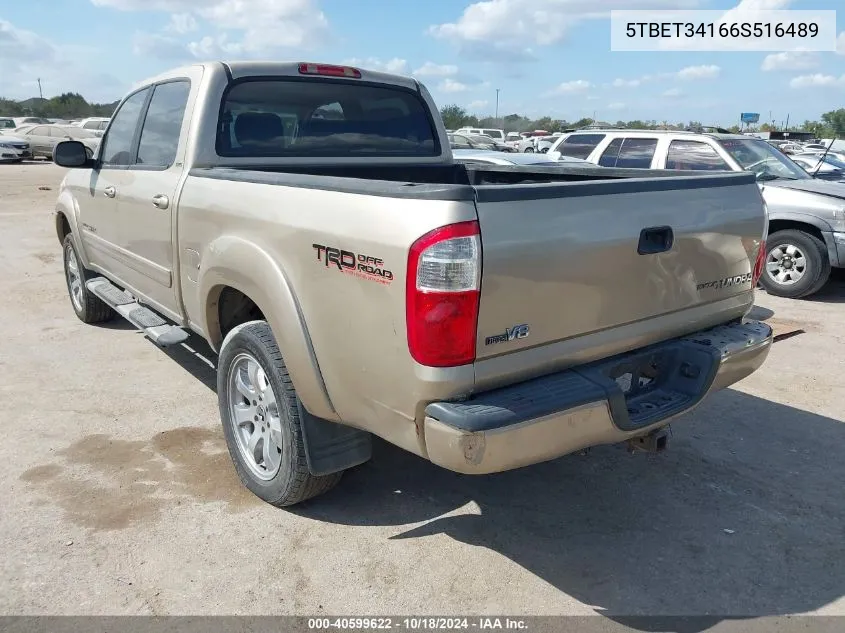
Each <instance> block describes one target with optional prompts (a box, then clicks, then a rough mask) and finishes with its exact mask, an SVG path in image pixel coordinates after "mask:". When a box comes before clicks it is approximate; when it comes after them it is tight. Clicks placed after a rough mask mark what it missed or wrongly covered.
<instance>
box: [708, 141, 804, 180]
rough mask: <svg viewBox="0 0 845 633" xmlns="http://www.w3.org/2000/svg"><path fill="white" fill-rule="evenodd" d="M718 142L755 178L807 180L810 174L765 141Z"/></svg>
mask: <svg viewBox="0 0 845 633" xmlns="http://www.w3.org/2000/svg"><path fill="white" fill-rule="evenodd" d="M719 144H720V145H721V146H722V147H723V148H724V149H725V151H726V152H728V154H730V155H731V156H732V157H733V159H734V160H735V161H736V162H737V163H739V165H740V167H742V168H743V169H745V170H747V171H753V172H754V173H755V174H757V180H775V179H777V178H782V179H784V180H807V179H809V178H810V176H809V175H808V174H807V172H805V171H804V170H803V169H801V167H799V166H798V165H797V164H796V163H795V162H794V161H792V160H791V159H790V158H789V157H788V156H785V155H784V154H782V153H781V152H779V151H778V150H776V149H775V148H774V147H772V146H771V145H769V144H768V143H766V142H765V141H758V140H754V139H724V140H721V141H719Z"/></svg>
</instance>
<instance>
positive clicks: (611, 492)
mask: <svg viewBox="0 0 845 633" xmlns="http://www.w3.org/2000/svg"><path fill="white" fill-rule="evenodd" d="M62 173H63V170H61V169H60V168H58V167H56V166H54V165H52V164H46V163H45V164H25V165H19V166H10V165H2V166H0V296H2V298H3V301H2V303H0V323H2V324H3V325H2V333H3V336H2V338H0V395H2V401H3V402H4V403H5V406H4V407H3V409H2V413H0V421H2V429H3V431H4V441H3V442H2V444H0V480H2V482H3V484H4V485H3V489H2V493H0V508H2V511H0V552H2V553H0V614H112V615H119V614H202V615H209V614H326V613H328V614H431V613H440V614H502V613H509V614H550V615H553V614H570V615H591V614H602V615H604V616H606V617H609V618H614V617H617V616H620V615H635V614H646V615H651V614H664V615H667V614H707V615H712V616H716V618H717V619H719V618H723V617H724V618H728V617H730V618H739V617H743V616H760V615H781V614H794V613H819V614H845V599H843V595H845V564H843V563H845V495H843V494H842V485H843V484H842V482H843V480H845V459H843V448H844V447H845V424H843V419H845V417H844V416H845V413H843V411H845V380H843V379H842V375H843V370H845V327H843V325H845V316H843V315H845V313H843V303H845V277H843V276H842V275H838V276H837V277H836V279H835V280H834V281H833V282H832V283H831V284H830V285H829V286H828V288H827V290H826V291H825V292H824V293H823V294H821V295H819V296H817V297H816V298H815V299H814V300H811V301H788V300H779V299H777V298H773V297H769V296H767V295H766V294H765V293H762V292H761V293H759V306H758V308H757V312H758V314H759V316H760V317H761V318H767V319H769V321H770V322H772V323H773V324H774V325H775V326H776V327H777V329H778V331H780V332H787V331H794V330H795V329H796V328H800V329H802V330H803V333H799V334H798V335H795V336H792V337H789V338H785V339H784V340H781V341H780V342H778V343H776V344H775V346H774V348H773V350H772V352H771V355H770V356H769V360H768V361H767V364H766V365H765V366H764V367H763V369H761V370H760V371H759V372H757V373H756V374H754V375H753V376H751V377H750V378H748V379H746V380H745V381H743V382H742V383H740V384H739V385H737V386H735V388H733V389H729V390H726V391H724V392H722V393H719V394H717V395H715V396H714V397H712V398H710V399H709V401H707V402H706V403H705V404H704V405H702V406H701V407H700V408H699V409H697V410H696V411H695V412H694V413H692V414H690V415H688V416H686V417H685V418H682V419H681V420H679V421H678V422H677V423H676V424H675V425H674V427H673V437H672V441H671V444H670V449H669V450H668V451H667V452H665V453H663V454H661V455H655V456H652V455H629V454H627V453H626V452H625V450H624V448H623V447H621V446H611V447H602V448H599V449H594V450H593V451H591V452H589V453H588V454H586V455H574V456H569V457H565V458H563V459H560V460H557V461H554V462H550V463H546V464H542V465H539V466H535V467H531V468H526V469H522V470H519V471H516V472H510V473H505V474H501V475H495V476H490V477H484V478H473V477H466V476H460V475H456V474H452V473H449V472H447V471H444V470H441V469H438V468H437V467H435V466H433V465H431V464H429V463H427V462H425V461H423V460H421V459H419V458H416V457H414V456H411V455H409V454H405V453H403V452H402V451H400V450H399V449H396V448H393V447H391V446H389V445H386V444H384V443H382V442H378V443H377V444H376V447H375V455H374V458H373V460H372V461H371V462H369V463H368V464H366V465H364V466H362V467H359V468H357V469H355V470H353V471H351V472H349V473H347V475H346V476H345V478H344V481H343V482H342V483H341V485H340V486H339V487H338V488H337V489H336V490H335V491H333V492H332V493H330V494H329V495H327V496H325V497H322V498H320V499H319V500H317V501H315V502H312V503H310V504H307V505H303V506H301V507H298V508H296V509H294V510H288V511H285V510H278V509H275V508H273V507H270V506H268V505H264V504H262V503H261V502H259V501H258V500H257V499H256V498H254V497H252V496H251V495H250V494H249V493H248V492H246V491H245V490H244V489H243V488H242V487H241V486H240V484H239V482H238V480H237V478H236V476H235V474H234V470H233V468H232V467H231V464H230V461H229V457H228V454H227V453H226V449H225V445H224V442H223V438H222V432H221V429H220V425H219V421H218V415H217V401H216V396H215V394H214V390H213V382H214V371H213V368H212V367H211V366H210V365H209V363H208V361H207V359H204V358H203V355H207V356H208V358H211V359H212V360H213V356H212V355H211V354H210V353H209V352H208V351H207V348H206V347H205V346H204V345H203V344H202V342H199V341H194V340H192V341H191V342H190V348H191V349H186V348H177V349H175V350H173V351H168V352H165V351H162V350H159V349H157V348H156V347H155V346H154V345H152V344H151V343H150V342H149V341H147V340H146V339H145V338H144V337H143V336H141V335H140V334H138V333H136V332H135V331H133V330H132V329H131V328H129V327H128V326H127V325H125V324H123V323H120V322H115V323H112V324H109V325H106V326H102V327H97V326H86V325H84V324H82V323H81V322H79V321H78V320H77V319H76V317H75V316H74V314H73V312H72V310H71V306H70V303H69V300H68V298H67V293H66V289H65V285H64V278H63V275H62V270H61V250H60V248H59V245H58V242H57V239H56V235H55V231H54V228H53V220H52V217H51V215H50V213H51V211H52V209H53V205H54V201H55V197H56V194H57V190H58V186H59V182H60V180H61V177H62ZM44 188H48V189H44ZM635 628H636V626H635Z"/></svg>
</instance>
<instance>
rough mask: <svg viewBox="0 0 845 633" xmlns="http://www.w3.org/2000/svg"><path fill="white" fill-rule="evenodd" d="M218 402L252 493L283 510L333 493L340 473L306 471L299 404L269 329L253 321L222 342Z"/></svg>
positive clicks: (233, 453) (242, 475)
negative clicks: (332, 490) (318, 473)
mask: <svg viewBox="0 0 845 633" xmlns="http://www.w3.org/2000/svg"><path fill="white" fill-rule="evenodd" d="M217 398H218V403H219V405H220V418H221V421H222V423H223V434H224V436H225V437H226V445H227V446H228V448H229V455H230V456H231V458H232V462H233V463H234V465H235V470H236V471H237V473H238V477H239V478H240V480H241V482H242V483H243V484H244V486H246V487H247V488H248V489H249V490H250V491H251V492H252V493H253V494H255V495H256V496H258V497H259V498H261V499H263V500H264V501H266V502H267V503H270V504H272V505H274V506H278V507H283V506H290V505H294V504H296V503H300V502H302V501H305V500H306V499H310V498H311V497H316V496H318V495H321V494H323V493H325V492H328V491H329V490H331V489H332V488H333V487H334V486H335V485H337V483H338V482H339V481H340V478H341V475H342V472H340V473H333V474H331V475H323V476H314V475H312V474H311V473H310V471H309V470H308V461H307V458H306V455H305V442H304V438H303V431H302V422H301V420H300V417H299V406H298V405H299V402H298V398H297V395H296V391H295V390H294V387H293V383H292V382H291V379H290V375H289V374H288V370H287V367H286V366H285V361H284V359H283V358H282V354H281V352H280V351H279V347H278V345H277V344H276V339H275V337H274V336H273V333H272V331H271V330H270V326H269V325H267V323H266V322H264V321H251V322H249V323H245V324H243V325H239V326H237V327H236V328H235V329H233V330H232V331H231V332H230V333H229V334H228V335H227V336H226V340H225V341H223V345H222V349H221V350H220V358H219V364H218V367H217Z"/></svg>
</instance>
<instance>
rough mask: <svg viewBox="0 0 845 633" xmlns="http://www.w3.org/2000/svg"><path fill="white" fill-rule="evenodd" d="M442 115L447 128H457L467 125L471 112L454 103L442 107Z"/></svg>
mask: <svg viewBox="0 0 845 633" xmlns="http://www.w3.org/2000/svg"><path fill="white" fill-rule="evenodd" d="M440 117H441V118H442V119H443V125H445V126H446V129H447V130H457V129H458V128H459V127H463V126H464V125H466V121H467V120H468V119H469V114H468V113H467V111H466V110H465V109H464V108H462V107H461V106H459V105H456V104H454V103H453V104H450V105H447V106H443V107H442V108H440Z"/></svg>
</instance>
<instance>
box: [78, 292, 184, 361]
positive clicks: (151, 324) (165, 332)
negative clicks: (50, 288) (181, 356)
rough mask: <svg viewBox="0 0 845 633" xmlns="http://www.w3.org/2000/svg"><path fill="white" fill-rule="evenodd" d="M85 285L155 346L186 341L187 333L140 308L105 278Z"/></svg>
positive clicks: (151, 312)
mask: <svg viewBox="0 0 845 633" xmlns="http://www.w3.org/2000/svg"><path fill="white" fill-rule="evenodd" d="M85 285H86V286H87V288H88V290H90V291H91V292H92V293H94V294H95V295H97V296H98V297H99V298H100V299H102V300H103V301H104V302H105V303H106V304H107V305H109V306H111V308H112V309H113V310H114V311H115V312H117V313H118V314H119V315H120V316H122V317H123V318H124V319H126V320H127V321H129V322H130V323H131V324H132V325H134V326H135V327H136V328H138V329H139V330H141V331H142V332H143V333H144V335H145V336H146V337H147V338H149V339H150V340H151V341H152V342H153V343H155V344H156V345H161V346H162V347H166V346H168V345H177V344H178V343H182V342H184V341H186V340H188V336H189V334H188V332H186V331H185V330H183V329H182V328H180V327H179V326H177V325H171V324H170V323H168V322H167V321H165V320H164V319H162V318H161V317H160V316H159V315H158V314H156V313H155V312H153V311H152V310H150V309H149V308H147V307H144V306H142V305H141V304H140V303H138V302H137V301H135V299H134V298H133V297H132V296H130V295H129V294H127V293H126V292H124V291H123V290H121V289H120V288H118V287H117V286H115V285H114V284H112V282H110V281H109V280H108V279H106V278H105V277H96V278H94V279H91V280H89V281H88V283H86V284H85Z"/></svg>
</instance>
